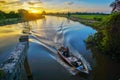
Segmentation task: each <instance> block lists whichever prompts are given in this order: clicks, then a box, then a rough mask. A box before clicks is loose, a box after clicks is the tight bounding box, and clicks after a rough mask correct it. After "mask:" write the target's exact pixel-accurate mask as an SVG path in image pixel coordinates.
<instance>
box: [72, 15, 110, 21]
mask: <svg viewBox="0 0 120 80" xmlns="http://www.w3.org/2000/svg"><path fill="white" fill-rule="evenodd" d="M71 16H72V17H76V18H80V19H89V20H97V21H102V20H104V19H105V18H106V17H107V16H108V15H102V14H91V15H78V14H75V15H71Z"/></svg>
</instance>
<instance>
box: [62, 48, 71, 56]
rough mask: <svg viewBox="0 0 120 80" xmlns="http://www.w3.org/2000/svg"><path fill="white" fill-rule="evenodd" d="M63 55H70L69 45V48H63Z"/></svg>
mask: <svg viewBox="0 0 120 80" xmlns="http://www.w3.org/2000/svg"><path fill="white" fill-rule="evenodd" d="M63 55H64V56H65V57H69V56H70V54H69V49H68V47H67V48H64V50H63Z"/></svg>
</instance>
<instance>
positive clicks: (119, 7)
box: [112, 0, 120, 12]
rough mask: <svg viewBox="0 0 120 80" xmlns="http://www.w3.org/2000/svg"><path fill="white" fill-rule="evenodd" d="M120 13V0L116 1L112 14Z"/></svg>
mask: <svg viewBox="0 0 120 80" xmlns="http://www.w3.org/2000/svg"><path fill="white" fill-rule="evenodd" d="M119 11H120V0H115V3H114V6H113V10H112V12H119Z"/></svg>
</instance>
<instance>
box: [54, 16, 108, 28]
mask: <svg viewBox="0 0 120 80" xmlns="http://www.w3.org/2000/svg"><path fill="white" fill-rule="evenodd" d="M52 16H59V17H66V18H69V19H71V20H73V21H78V22H80V23H83V24H85V25H88V26H91V27H93V28H95V29H98V28H99V27H98V26H99V25H100V24H101V22H102V21H104V20H105V19H106V18H107V17H108V16H109V15H108V14H71V15H70V17H68V15H67V14H52Z"/></svg>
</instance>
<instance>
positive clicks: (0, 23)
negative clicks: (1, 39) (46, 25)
mask: <svg viewBox="0 0 120 80" xmlns="http://www.w3.org/2000/svg"><path fill="white" fill-rule="evenodd" d="M43 18H45V16H41V17H40V18H37V19H43ZM37 19H30V20H28V21H34V20H37ZM22 22H25V21H24V20H23V19H22V18H8V19H2V20H0V26H4V25H11V24H17V23H22Z"/></svg>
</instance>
